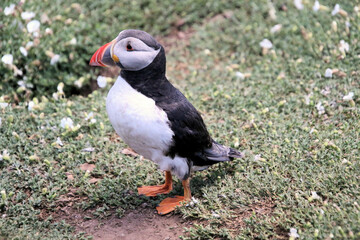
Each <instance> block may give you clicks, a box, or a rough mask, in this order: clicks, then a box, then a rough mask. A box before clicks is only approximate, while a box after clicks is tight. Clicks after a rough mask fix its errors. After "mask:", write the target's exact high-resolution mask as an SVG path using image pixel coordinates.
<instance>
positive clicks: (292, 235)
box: [289, 228, 299, 239]
mask: <svg viewBox="0 0 360 240" xmlns="http://www.w3.org/2000/svg"><path fill="white" fill-rule="evenodd" d="M289 236H290V239H295V238H298V237H299V234H298V233H297V230H296V229H295V228H290V233H289Z"/></svg>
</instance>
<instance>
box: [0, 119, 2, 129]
mask: <svg viewBox="0 0 360 240" xmlns="http://www.w3.org/2000/svg"><path fill="white" fill-rule="evenodd" d="M1 120H2V119H1V117H0V127H1V124H2V122H1Z"/></svg>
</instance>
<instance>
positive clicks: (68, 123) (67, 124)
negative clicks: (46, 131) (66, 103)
mask: <svg viewBox="0 0 360 240" xmlns="http://www.w3.org/2000/svg"><path fill="white" fill-rule="evenodd" d="M60 127H62V128H73V127H74V122H73V120H71V118H69V117H66V118H63V119H61V122H60Z"/></svg>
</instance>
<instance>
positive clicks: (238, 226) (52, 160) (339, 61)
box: [0, 1, 360, 239]
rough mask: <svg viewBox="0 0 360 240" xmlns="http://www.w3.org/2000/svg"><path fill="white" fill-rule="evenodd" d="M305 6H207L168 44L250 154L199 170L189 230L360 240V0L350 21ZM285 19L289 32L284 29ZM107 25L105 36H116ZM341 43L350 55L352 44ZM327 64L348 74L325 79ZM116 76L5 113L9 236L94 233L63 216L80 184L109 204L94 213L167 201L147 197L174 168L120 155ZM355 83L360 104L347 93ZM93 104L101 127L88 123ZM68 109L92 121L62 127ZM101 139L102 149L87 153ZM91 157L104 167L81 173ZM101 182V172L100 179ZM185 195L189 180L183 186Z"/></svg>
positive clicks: (198, 93)
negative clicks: (145, 191) (98, 86)
mask: <svg viewBox="0 0 360 240" xmlns="http://www.w3.org/2000/svg"><path fill="white" fill-rule="evenodd" d="M304 3H305V8H304V9H303V10H302V11H300V10H298V9H296V8H295V7H294V6H293V4H292V1H291V2H289V3H287V4H286V6H287V10H286V11H283V10H281V6H282V2H278V1H274V3H273V5H274V8H275V9H276V16H277V18H276V20H273V19H271V18H270V15H269V5H268V3H267V2H266V1H243V2H242V4H241V6H240V7H239V8H231V9H230V10H231V14H229V12H228V14H227V17H215V18H213V17H212V16H213V15H212V16H208V15H207V14H206V13H201V12H198V13H196V14H198V15H196V14H195V15H194V16H198V17H199V18H203V17H205V20H201V21H200V19H195V18H194V19H195V20H193V21H191V24H189V26H191V28H192V31H193V32H194V33H193V35H192V37H191V38H190V40H189V41H185V40H184V41H177V42H176V44H172V45H171V46H170V47H168V48H167V49H166V50H167V59H168V68H167V72H168V73H167V75H168V77H169V79H170V80H171V81H172V82H173V83H174V84H175V85H176V86H177V87H178V88H180V89H181V91H182V92H184V94H185V95H186V96H187V97H188V98H189V100H190V101H191V102H192V103H193V104H194V105H195V106H196V107H197V108H198V109H199V110H200V111H201V113H202V114H203V117H204V120H205V122H206V123H207V126H208V128H209V131H210V132H211V134H212V136H213V137H214V139H216V140H218V141H219V142H221V143H223V144H227V145H229V146H232V147H236V148H239V149H241V150H242V151H244V152H245V153H246V157H245V158H244V159H238V160H234V161H233V162H230V163H224V164H221V165H220V164H219V165H216V166H213V167H212V168H210V169H209V170H206V171H203V172H197V173H195V174H193V179H192V183H191V184H192V185H191V187H192V192H193V196H194V197H195V199H196V202H194V203H192V204H190V206H188V207H185V206H184V207H181V208H179V210H178V211H177V212H178V214H181V215H182V216H183V217H184V218H188V219H191V220H195V221H196V222H197V224H195V225H194V227H192V228H189V229H187V234H186V235H185V236H184V237H183V238H184V239H211V238H218V239H271V238H272V239H279V238H280V239H281V238H283V239H288V238H289V235H288V233H289V232H290V228H295V229H297V233H298V234H299V238H300V239H314V238H318V239H326V238H334V239H351V238H353V239H358V238H360V228H359V226H360V224H359V223H360V207H359V204H360V203H359V202H360V199H359V196H360V191H359V187H358V186H359V185H360V178H359V176H360V170H359V169H360V166H359V165H360V159H359V155H360V154H359V149H360V143H359V135H360V130H359V129H360V121H359V119H360V118H359V114H360V111H359V104H360V101H359V98H358V96H359V95H360V90H359V89H360V81H359V80H360V72H359V69H358V66H359V61H360V57H359V56H360V48H359V37H360V36H359V32H360V31H359V30H360V24H359V23H360V15H359V14H360V13H359V12H356V11H355V10H354V7H355V6H356V5H358V6H359V4H360V3H359V1H348V2H346V3H341V8H343V9H344V10H346V11H347V13H348V17H342V16H341V15H339V14H337V15H335V16H331V13H330V12H331V10H332V8H333V6H334V5H335V3H336V2H335V1H326V2H324V3H322V2H321V3H322V4H324V5H326V6H328V7H329V10H328V11H319V12H317V13H315V12H313V11H312V10H311V7H312V2H306V1H304ZM229 8H230V7H228V6H222V7H221V8H220V10H221V11H222V10H223V11H225V10H229ZM282 9H283V8H282ZM221 11H220V12H221ZM194 12H196V9H195V8H194ZM200 13H201V14H200ZM189 18H190V17H189ZM346 21H348V22H349V23H350V24H351V26H350V27H348V29H347V27H346ZM105 22H106V21H105ZM333 22H336V25H337V27H336V28H335V26H334V25H335V23H333ZM275 24H282V29H281V30H280V31H279V32H278V33H274V34H272V33H271V32H270V29H271V27H272V26H274V25H275ZM134 27H143V26H142V25H141V24H139V25H135V26H134ZM159 28H160V26H159ZM145 29H146V27H145ZM119 30H120V29H118V30H116V31H115V30H114V31H115V32H117V31H119ZM335 30H336V31H335ZM155 33H156V34H166V33H167V32H166V30H159V32H156V31H155ZM107 34H109V35H108V36H104V40H105V39H112V38H113V37H114V36H113V35H111V33H110V32H109V33H107ZM115 35H116V33H115ZM264 38H268V39H269V40H270V41H271V42H272V43H273V48H272V49H270V50H269V51H268V53H266V54H265V53H264V52H263V51H262V49H261V47H260V46H259V42H261V41H262V40H263V39H264ZM340 40H345V41H346V42H347V43H349V45H350V50H349V52H346V53H345V54H344V53H341V52H340V51H339V43H340ZM105 41H107V40H105ZM100 44H101V43H100V42H99V45H100ZM327 68H331V69H335V68H336V69H339V70H340V71H341V72H343V73H344V74H345V75H344V76H339V75H336V74H334V75H333V77H332V78H325V77H324V73H325V70H326V69H327ZM237 72H241V73H244V74H245V76H246V77H245V78H243V79H242V78H240V77H238V76H237V75H239V73H237ZM109 85H111V84H108V86H107V88H106V89H103V90H98V91H95V92H93V93H92V94H91V95H89V97H87V98H84V97H81V96H72V97H69V98H63V99H59V100H54V99H52V98H50V97H48V98H44V97H43V98H41V96H39V97H38V101H36V100H35V101H34V102H35V104H36V106H35V107H34V108H33V110H32V111H29V110H28V107H27V104H26V102H20V103H19V104H18V105H12V106H11V107H6V108H4V109H0V117H1V118H2V124H1V127H0V133H1V134H0V152H1V153H0V154H3V151H4V150H5V149H6V150H7V151H8V154H3V159H2V160H1V161H0V174H1V179H0V190H1V191H2V200H0V201H1V202H0V215H1V216H2V217H1V218H0V226H1V228H0V236H2V237H3V238H5V239H8V238H10V239H26V238H30V236H31V238H32V239H66V238H68V239H86V238H87V236H85V235H84V234H83V233H74V229H73V228H72V227H71V226H70V225H68V224H67V223H66V222H64V221H60V222H56V221H55V222H54V221H53V218H52V217H51V213H54V212H56V211H57V210H58V209H57V207H58V201H59V199H61V197H62V196H65V195H66V194H67V193H69V192H70V191H71V190H72V189H74V188H75V189H76V190H77V194H78V195H79V196H81V199H83V200H82V201H81V202H79V203H78V204H76V207H78V208H80V209H97V210H96V211H95V213H94V214H95V216H93V217H104V216H106V215H107V214H108V212H109V211H111V210H114V209H115V210H116V213H117V214H118V216H119V217H121V216H122V215H123V214H124V212H126V211H128V210H131V209H136V208H137V207H139V206H140V205H141V204H143V203H148V204H150V206H151V207H155V206H156V204H157V203H159V202H160V200H161V199H163V198H164V197H163V196H161V197H156V198H151V199H150V198H144V197H138V196H137V194H136V187H138V186H141V185H143V184H146V185H149V184H158V183H161V182H162V180H163V176H162V173H161V172H159V171H156V170H155V169H156V166H155V165H154V164H152V163H151V162H150V161H143V160H140V159H139V158H135V159H134V158H133V157H130V156H127V155H123V154H121V153H120V152H121V151H122V149H124V148H126V145H125V144H124V143H123V142H122V141H119V139H118V138H116V135H115V133H114V131H113V130H112V128H111V126H110V123H109V121H108V119H107V116H106V113H105V107H104V102H105V101H104V97H105V96H106V92H107V91H108V89H109V87H110V86H109ZM349 92H353V93H354V98H353V100H351V101H345V100H343V97H344V96H345V95H347V94H348V93H349ZM319 102H321V106H323V107H324V113H322V114H320V113H321V111H320V113H319V110H318V108H317V105H318V104H319ZM318 106H319V105H318ZM90 112H93V114H94V117H93V118H94V119H96V123H91V121H90V120H86V116H87V115H88V114H89V113H90ZM64 117H70V118H71V119H72V120H73V121H74V125H75V126H76V125H77V124H79V127H75V128H74V129H63V128H61V127H59V125H60V121H61V119H62V118H64ZM58 137H60V138H61V140H62V142H63V146H60V145H59V144H58V143H55V142H56V140H57V138H58ZM89 147H92V148H94V151H92V152H85V151H83V149H85V148H89ZM84 163H89V164H94V165H95V169H94V170H93V171H91V172H84V171H82V170H81V169H80V167H81V166H82V165H83V164H84ZM69 175H71V176H73V178H74V179H73V180H69ZM94 178H96V179H101V180H100V181H99V182H97V184H91V183H89V180H90V179H94ZM181 191H182V190H181V184H179V183H177V185H176V187H175V189H174V191H173V193H172V194H173V195H176V194H181V193H182V192H181ZM312 192H316V195H315V197H313V196H312ZM316 196H318V197H316ZM42 212H45V213H47V214H45V215H46V216H49V217H47V218H45V219H43V218H41V217H40V216H41V213H42ZM0 238H1V237H0Z"/></svg>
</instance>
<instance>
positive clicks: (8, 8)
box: [4, 3, 15, 16]
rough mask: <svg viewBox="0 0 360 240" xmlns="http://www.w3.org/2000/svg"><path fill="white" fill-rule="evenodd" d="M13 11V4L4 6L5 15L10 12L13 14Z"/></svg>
mask: <svg viewBox="0 0 360 240" xmlns="http://www.w3.org/2000/svg"><path fill="white" fill-rule="evenodd" d="M14 11H15V4H13V3H12V4H10V6H8V7H5V9H4V14H5V16H8V15H10V14H13V13H14Z"/></svg>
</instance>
